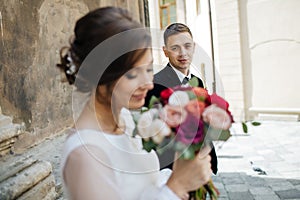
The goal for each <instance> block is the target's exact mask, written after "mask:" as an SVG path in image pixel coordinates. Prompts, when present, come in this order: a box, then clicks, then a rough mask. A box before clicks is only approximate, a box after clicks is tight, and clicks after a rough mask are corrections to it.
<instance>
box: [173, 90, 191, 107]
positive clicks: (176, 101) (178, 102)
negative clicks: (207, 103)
mask: <svg viewBox="0 0 300 200" xmlns="http://www.w3.org/2000/svg"><path fill="white" fill-rule="evenodd" d="M189 101H190V99H189V95H188V94H187V93H186V92H184V91H175V92H174V93H173V94H172V95H171V96H170V98H169V101H168V103H169V104H170V105H172V106H181V107H184V106H185V105H187V104H188V102H189Z"/></svg>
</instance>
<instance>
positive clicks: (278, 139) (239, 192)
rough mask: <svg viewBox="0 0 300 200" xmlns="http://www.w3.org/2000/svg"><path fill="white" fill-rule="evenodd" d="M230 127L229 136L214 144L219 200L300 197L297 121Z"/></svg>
mask: <svg viewBox="0 0 300 200" xmlns="http://www.w3.org/2000/svg"><path fill="white" fill-rule="evenodd" d="M248 127H249V133H248V134H244V133H243V131H242V128H241V125H240V124H234V125H233V127H232V135H233V136H232V137H231V138H230V139H229V140H228V141H227V142H225V143H216V144H215V146H216V149H217V154H218V160H219V172H218V175H216V176H214V177H213V180H214V183H215V185H216V187H217V188H218V189H219V191H220V198H219V199H220V200H225V199H230V200H248V199H249V200H262V199H263V200H277V199H293V200H295V199H298V200H300V158H299V152H300V122H278V121H263V122H262V124H261V125H260V126H256V127H254V126H252V125H248Z"/></svg>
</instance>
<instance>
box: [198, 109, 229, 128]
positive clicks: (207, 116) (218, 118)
mask: <svg viewBox="0 0 300 200" xmlns="http://www.w3.org/2000/svg"><path fill="white" fill-rule="evenodd" d="M202 118H203V121H204V122H206V123H208V124H209V125H210V126H212V127H213V128H215V129H222V130H228V129H229V128H230V126H231V122H232V120H231V116H230V115H229V114H228V113H227V112H226V111H225V110H223V109H222V108H219V107H218V106H216V105H214V104H212V105H210V106H208V107H206V108H205V109H204V111H203V113H202Z"/></svg>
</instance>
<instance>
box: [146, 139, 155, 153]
mask: <svg viewBox="0 0 300 200" xmlns="http://www.w3.org/2000/svg"><path fill="white" fill-rule="evenodd" d="M143 148H144V149H145V150H146V151H147V152H150V151H151V150H152V149H155V148H156V144H155V143H154V142H153V141H152V140H149V141H145V140H143Z"/></svg>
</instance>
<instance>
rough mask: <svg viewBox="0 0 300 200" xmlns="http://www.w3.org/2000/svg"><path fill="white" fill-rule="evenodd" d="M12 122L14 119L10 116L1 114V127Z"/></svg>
mask: <svg viewBox="0 0 300 200" xmlns="http://www.w3.org/2000/svg"><path fill="white" fill-rule="evenodd" d="M9 124H12V119H11V118H10V117H8V116H5V115H2V114H0V127H2V126H7V125H9Z"/></svg>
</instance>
